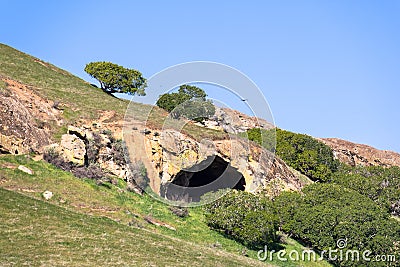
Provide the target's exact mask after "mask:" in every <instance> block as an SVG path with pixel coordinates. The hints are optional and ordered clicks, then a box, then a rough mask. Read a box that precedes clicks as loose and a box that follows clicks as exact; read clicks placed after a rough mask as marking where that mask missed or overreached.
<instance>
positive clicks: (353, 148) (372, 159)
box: [318, 138, 400, 167]
mask: <svg viewBox="0 0 400 267" xmlns="http://www.w3.org/2000/svg"><path fill="white" fill-rule="evenodd" d="M318 140H320V141H322V142H324V143H325V144H326V145H328V146H329V147H331V148H332V150H333V154H334V156H335V157H336V158H337V159H338V160H339V161H341V162H343V163H346V164H348V165H351V166H384V167H389V166H400V154H398V153H396V152H393V151H387V150H379V149H376V148H373V147H371V146H367V145H362V144H355V143H352V142H349V141H345V140H341V139H337V138H320V139H318Z"/></svg>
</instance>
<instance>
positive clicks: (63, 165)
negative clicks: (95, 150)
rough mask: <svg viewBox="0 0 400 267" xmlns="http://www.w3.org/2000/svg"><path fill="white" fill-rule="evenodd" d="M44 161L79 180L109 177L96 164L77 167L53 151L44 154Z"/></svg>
mask: <svg viewBox="0 0 400 267" xmlns="http://www.w3.org/2000/svg"><path fill="white" fill-rule="evenodd" d="M43 159H44V160H45V161H47V162H48V163H51V164H53V165H54V166H56V167H58V168H60V169H62V170H64V171H69V172H71V173H73V174H74V175H75V176H76V177H78V178H91V179H95V180H99V179H104V178H106V177H107V175H106V174H105V173H104V172H103V170H102V169H101V168H100V167H99V166H97V165H95V164H88V165H84V166H79V165H76V164H74V163H73V162H68V161H65V160H64V158H63V157H62V156H61V155H59V154H58V153H57V152H56V151H54V150H52V149H50V150H47V151H45V152H44V154H43Z"/></svg>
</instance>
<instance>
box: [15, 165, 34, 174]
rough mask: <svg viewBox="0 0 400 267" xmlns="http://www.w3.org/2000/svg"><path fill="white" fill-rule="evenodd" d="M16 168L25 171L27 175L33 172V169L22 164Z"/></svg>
mask: <svg viewBox="0 0 400 267" xmlns="http://www.w3.org/2000/svg"><path fill="white" fill-rule="evenodd" d="M18 170H20V171H23V172H24V173H27V174H29V175H32V174H33V171H32V170H31V169H29V168H28V167H25V166H23V165H19V166H18Z"/></svg>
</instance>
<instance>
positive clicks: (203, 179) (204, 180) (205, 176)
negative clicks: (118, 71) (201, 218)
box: [124, 125, 307, 200]
mask: <svg viewBox="0 0 400 267" xmlns="http://www.w3.org/2000/svg"><path fill="white" fill-rule="evenodd" d="M129 128H132V127H129ZM127 129H128V128H127ZM134 129H136V130H131V131H130V132H127V133H125V136H124V137H125V140H126V142H127V143H128V147H129V148H135V149H134V150H131V151H130V155H131V156H132V158H131V160H132V161H135V160H137V158H136V156H137V154H138V152H137V151H142V152H140V153H141V157H140V158H141V159H142V161H143V163H144V164H145V166H146V168H147V170H148V171H149V178H150V183H151V187H152V189H153V190H154V191H155V192H157V193H159V194H160V195H162V196H164V197H167V198H169V197H171V198H174V197H175V198H176V199H175V200H178V199H181V198H185V197H186V196H183V195H180V196H176V195H175V196H173V194H175V193H177V192H176V191H174V189H173V188H174V187H175V186H185V187H198V186H206V185H205V184H209V183H214V185H215V183H217V185H219V186H222V187H221V188H225V187H223V186H226V185H228V186H229V187H237V188H240V189H242V190H246V191H251V192H259V191H264V192H267V193H268V194H270V195H276V194H278V193H279V192H281V191H283V190H296V191H297V190H300V189H301V188H302V187H303V186H304V185H305V183H307V182H306V181H304V180H301V179H300V178H299V177H298V176H296V175H295V174H294V173H293V172H292V171H291V170H290V169H289V167H288V166H287V165H286V164H285V163H284V162H283V161H282V160H280V159H279V158H275V157H274V155H272V154H271V153H269V152H268V151H266V150H265V149H263V148H261V147H260V146H258V145H256V144H255V143H252V142H248V141H245V140H242V139H231V140H216V141H210V140H203V141H200V142H198V141H196V140H194V139H192V138H190V137H189V136H186V135H184V134H182V133H180V132H178V131H176V130H173V129H166V130H164V131H162V132H158V131H157V130H147V131H142V130H141V128H140V125H136V126H135V127H134ZM217 180H218V182H216V181H217ZM174 185H175V186H174ZM171 187H172V189H171ZM206 189H207V188H204V190H206ZM189 191H190V190H184V193H188V194H189V197H191V198H192V199H196V198H197V197H198V195H190V194H191V193H190V192H189ZM170 192H172V193H170ZM202 192H203V191H202ZM204 192H206V191H204ZM204 192H203V193H204ZM179 193H182V192H179Z"/></svg>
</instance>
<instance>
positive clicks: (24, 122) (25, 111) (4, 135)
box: [0, 77, 59, 154]
mask: <svg viewBox="0 0 400 267" xmlns="http://www.w3.org/2000/svg"><path fill="white" fill-rule="evenodd" d="M0 78H1V77H0ZM1 80H3V81H4V82H5V83H6V84H7V88H3V89H2V90H0V110H1V111H0V112H1V116H0V153H9V154H25V153H29V152H31V151H35V152H41V151H42V148H43V146H45V145H48V144H49V143H50V133H49V132H50V129H49V127H48V126H47V123H54V124H57V123H58V122H59V118H58V117H59V116H58V115H59V111H58V110H56V109H55V108H53V107H52V103H50V102H49V101H47V100H45V99H43V98H41V97H39V96H38V95H37V94H35V93H34V92H33V90H30V89H29V88H28V87H27V86H26V85H23V84H21V83H19V82H16V81H13V80H10V79H5V78H2V79H1Z"/></svg>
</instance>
